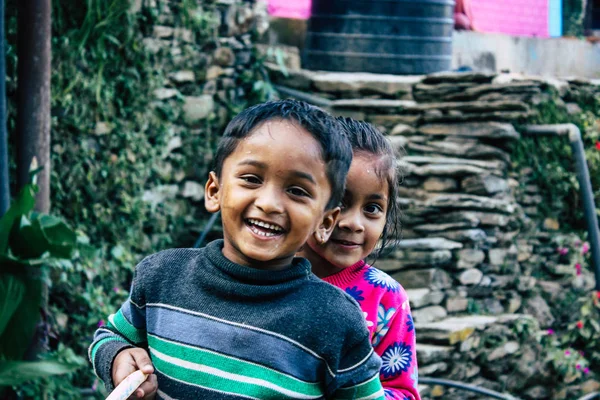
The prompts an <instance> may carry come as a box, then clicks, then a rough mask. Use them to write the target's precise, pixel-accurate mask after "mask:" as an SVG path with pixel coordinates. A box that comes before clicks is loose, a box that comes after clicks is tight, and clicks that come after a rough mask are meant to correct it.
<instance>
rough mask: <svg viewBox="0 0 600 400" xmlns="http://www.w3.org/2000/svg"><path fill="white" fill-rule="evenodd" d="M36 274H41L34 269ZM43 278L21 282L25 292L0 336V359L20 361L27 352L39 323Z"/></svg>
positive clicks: (37, 269)
mask: <svg viewBox="0 0 600 400" xmlns="http://www.w3.org/2000/svg"><path fill="white" fill-rule="evenodd" d="M34 272H36V273H38V274H39V273H41V272H42V271H41V270H40V269H39V268H35V271H34ZM42 279H43V277H36V278H33V277H28V278H27V279H24V280H23V283H24V286H25V292H24V294H23V298H22V299H21V302H20V303H19V305H18V306H17V308H16V309H15V311H14V313H13V316H12V318H11V319H10V321H9V323H8V325H7V326H6V328H5V329H4V332H2V334H1V335H0V358H5V359H8V360H20V359H22V358H23V355H24V354H25V351H26V350H27V348H28V346H29V344H30V343H31V339H32V338H33V334H34V332H35V327H36V326H37V324H38V321H40V318H41V314H40V305H41V300H42Z"/></svg>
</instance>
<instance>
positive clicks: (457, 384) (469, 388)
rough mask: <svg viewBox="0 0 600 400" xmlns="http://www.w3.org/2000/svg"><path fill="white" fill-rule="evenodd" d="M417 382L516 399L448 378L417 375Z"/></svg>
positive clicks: (510, 399)
mask: <svg viewBox="0 0 600 400" xmlns="http://www.w3.org/2000/svg"><path fill="white" fill-rule="evenodd" d="M419 383H424V384H426V385H441V386H447V387H453V388H456V389H462V390H466V391H468V392H474V393H479V394H484V395H486V396H488V397H491V398H494V399H500V400H516V399H517V398H516V397H513V396H511V395H509V394H504V393H500V392H496V391H494V390H490V389H485V388H481V387H478V386H473V385H469V384H468V383H462V382H456V381H451V380H449V379H440V378H426V377H419Z"/></svg>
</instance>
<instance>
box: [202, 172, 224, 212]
mask: <svg viewBox="0 0 600 400" xmlns="http://www.w3.org/2000/svg"><path fill="white" fill-rule="evenodd" d="M220 200H221V186H220V185H219V178H217V174H215V172H214V171H210V173H209V174H208V180H207V181H206V185H205V186H204V207H205V208H206V211H208V212H210V213H216V212H217V211H219V210H220V209H221V201H220Z"/></svg>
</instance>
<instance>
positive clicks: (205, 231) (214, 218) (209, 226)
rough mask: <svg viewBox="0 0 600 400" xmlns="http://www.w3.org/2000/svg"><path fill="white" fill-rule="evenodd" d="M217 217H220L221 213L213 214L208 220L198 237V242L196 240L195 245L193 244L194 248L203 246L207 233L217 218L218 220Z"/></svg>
mask: <svg viewBox="0 0 600 400" xmlns="http://www.w3.org/2000/svg"><path fill="white" fill-rule="evenodd" d="M219 215H221V212H220V211H217V212H216V213H214V214H213V215H211V216H210V219H209V220H208V222H207V223H206V226H205V227H204V230H203V231H202V234H201V235H200V237H199V238H198V240H196V243H194V247H195V248H199V247H202V245H203V244H204V241H205V240H206V236H207V235H208V232H210V230H211V229H212V227H213V225H214V224H215V222H217V218H219Z"/></svg>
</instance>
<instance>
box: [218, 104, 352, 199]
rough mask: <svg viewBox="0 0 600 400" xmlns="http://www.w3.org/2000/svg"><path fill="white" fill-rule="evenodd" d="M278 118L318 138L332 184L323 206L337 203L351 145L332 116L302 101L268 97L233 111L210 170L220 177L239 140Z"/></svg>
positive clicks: (341, 193)
mask: <svg viewBox="0 0 600 400" xmlns="http://www.w3.org/2000/svg"><path fill="white" fill-rule="evenodd" d="M278 119H279V120H286V121H292V122H294V123H297V124H298V125H300V126H301V127H302V128H304V129H306V130H307V131H308V132H309V133H310V134H311V135H312V136H313V137H314V138H315V140H316V141H317V142H319V145H320V146H321V155H322V157H323V161H325V169H326V174H327V178H328V180H329V183H330V185H331V197H330V199H329V202H328V203H327V206H326V208H325V209H326V210H331V209H332V208H334V207H337V206H338V205H339V203H340V201H341V200H342V196H343V195H344V188H345V185H346V176H347V175H348V170H349V169H350V164H351V163H352V147H350V143H349V142H348V139H346V137H345V135H344V134H343V131H342V128H341V126H340V124H339V123H338V121H337V120H336V119H335V118H334V117H333V116H331V115H330V114H328V113H327V112H325V111H323V110H322V109H320V108H319V107H316V106H313V105H310V104H308V103H305V102H303V101H297V100H280V101H270V102H267V103H261V104H257V105H255V106H253V107H249V108H247V109H245V110H244V111H242V112H241V113H239V114H238V115H236V116H235V117H234V118H233V119H232V120H231V122H229V124H228V125H227V127H226V128H225V132H224V133H223V137H222V138H221V140H220V141H219V145H218V146H217V151H216V152H215V160H214V168H213V170H214V171H215V173H216V174H217V176H218V177H221V172H222V169H223V163H224V162H225V159H226V158H227V157H229V156H230V155H231V153H233V152H234V151H235V149H236V147H237V146H238V144H239V142H240V140H242V139H244V138H246V137H248V136H250V135H251V134H252V133H253V132H254V130H255V129H256V128H258V127H259V126H260V125H261V124H263V123H264V122H266V121H271V120H278ZM299 151H300V150H299Z"/></svg>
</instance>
